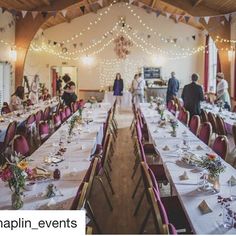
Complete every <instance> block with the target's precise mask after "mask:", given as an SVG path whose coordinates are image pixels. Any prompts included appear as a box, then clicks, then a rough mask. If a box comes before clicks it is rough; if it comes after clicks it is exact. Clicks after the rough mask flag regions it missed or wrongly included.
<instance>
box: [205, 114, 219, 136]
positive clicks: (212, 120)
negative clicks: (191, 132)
mask: <svg viewBox="0 0 236 236" xmlns="http://www.w3.org/2000/svg"><path fill="white" fill-rule="evenodd" d="M207 117H208V121H209V122H210V123H211V126H212V133H215V134H217V124H216V117H215V115H214V114H213V113H212V112H208V114H207Z"/></svg>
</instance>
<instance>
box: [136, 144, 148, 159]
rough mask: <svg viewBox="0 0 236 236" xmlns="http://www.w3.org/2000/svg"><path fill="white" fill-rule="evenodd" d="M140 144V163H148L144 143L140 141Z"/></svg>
mask: <svg viewBox="0 0 236 236" xmlns="http://www.w3.org/2000/svg"><path fill="white" fill-rule="evenodd" d="M138 144H139V152H140V161H143V162H145V163H147V158H146V155H145V152H144V147H143V144H142V141H141V140H138Z"/></svg>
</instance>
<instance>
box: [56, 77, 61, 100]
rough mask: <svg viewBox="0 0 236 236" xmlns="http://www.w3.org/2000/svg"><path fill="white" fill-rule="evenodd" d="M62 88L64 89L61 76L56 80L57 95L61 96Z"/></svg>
mask: <svg viewBox="0 0 236 236" xmlns="http://www.w3.org/2000/svg"><path fill="white" fill-rule="evenodd" d="M61 88H62V79H61V76H58V77H57V80H56V93H57V95H58V96H60V95H61Z"/></svg>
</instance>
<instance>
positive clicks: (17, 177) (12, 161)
mask: <svg viewBox="0 0 236 236" xmlns="http://www.w3.org/2000/svg"><path fill="white" fill-rule="evenodd" d="M32 176H33V172H32V170H31V169H30V168H29V167H28V163H27V161H26V160H25V159H24V157H23V156H21V155H17V154H15V155H14V156H11V157H10V158H9V159H7V160H6V163H5V164H4V165H3V166H2V167H1V169H0V179H1V180H2V181H3V182H7V183H8V186H9V188H10V189H11V191H12V198H11V200H12V208H13V209H20V208H21V207H22V206H23V204H24V202H23V194H22V192H23V189H24V187H25V183H26V179H27V178H28V179H30V178H32Z"/></svg>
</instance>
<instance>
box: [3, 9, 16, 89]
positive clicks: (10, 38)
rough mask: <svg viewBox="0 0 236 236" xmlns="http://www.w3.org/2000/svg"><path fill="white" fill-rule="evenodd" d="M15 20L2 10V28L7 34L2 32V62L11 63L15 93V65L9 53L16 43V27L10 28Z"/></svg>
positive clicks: (12, 83)
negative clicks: (9, 25)
mask: <svg viewBox="0 0 236 236" xmlns="http://www.w3.org/2000/svg"><path fill="white" fill-rule="evenodd" d="M12 20H13V18H12V15H11V14H10V13H8V12H4V13H2V12H1V10H0V27H5V28H6V30H5V32H0V61H4V62H5V61H8V62H11V64H12V66H13V67H12V72H13V74H12V78H9V79H11V88H12V91H11V93H12V92H13V90H14V78H15V76H14V71H15V70H14V66H15V63H14V62H13V61H11V58H10V56H9V52H10V50H11V46H10V45H12V44H13V45H14V43H15V26H14V25H13V26H11V28H9V27H8V23H10V22H11V21H12ZM3 42H7V43H8V44H9V45H6V44H5V43H3Z"/></svg>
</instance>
